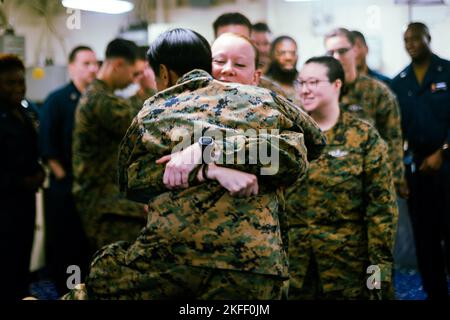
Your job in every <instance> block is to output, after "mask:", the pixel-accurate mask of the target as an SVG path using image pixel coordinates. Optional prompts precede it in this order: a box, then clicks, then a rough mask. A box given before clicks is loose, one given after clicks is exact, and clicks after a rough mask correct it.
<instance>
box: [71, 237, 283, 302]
mask: <svg viewBox="0 0 450 320" xmlns="http://www.w3.org/2000/svg"><path fill="white" fill-rule="evenodd" d="M128 247H129V243H127V242H123V241H122V242H116V243H114V244H111V245H110V246H108V247H106V249H105V250H103V251H102V254H101V255H98V256H97V257H96V259H95V260H94V261H93V264H92V272H91V274H90V278H89V279H88V282H87V283H86V284H82V285H79V286H78V287H76V288H75V289H74V290H71V291H70V292H69V293H68V294H66V295H65V296H63V297H62V300H94V299H95V300H97V299H108V300H120V299H133V300H161V299H174V298H178V299H192V298H193V297H196V299H201V300H222V299H236V300H238V299H243V297H244V298H245V299H246V300H256V299H257V300H261V299H263V300H274V299H281V298H282V297H286V295H287V292H285V288H283V280H282V279H280V278H279V277H271V276H266V275H258V274H254V273H253V274H250V273H247V272H240V271H230V270H220V269H213V268H197V267H192V266H187V265H176V264H172V263H168V262H162V261H160V260H147V259H146V258H144V257H139V258H138V259H135V260H129V259H127V258H126V256H127V253H128V251H127V250H128ZM111 265H114V266H115V267H114V268H111ZM143 269H144V270H145V272H142V270H143ZM105 270H107V271H106V272H107V276H108V277H109V278H114V285H112V286H111V285H109V284H107V283H106V282H100V281H95V279H96V278H98V277H104V276H105V273H104V272H105ZM94 273H97V274H94ZM91 279H94V280H93V281H90V280H91ZM130 284H131V285H132V286H133V289H134V290H133V291H132V292H130V291H129V290H128V288H129V287H130ZM255 287H257V289H256V290H255Z"/></svg>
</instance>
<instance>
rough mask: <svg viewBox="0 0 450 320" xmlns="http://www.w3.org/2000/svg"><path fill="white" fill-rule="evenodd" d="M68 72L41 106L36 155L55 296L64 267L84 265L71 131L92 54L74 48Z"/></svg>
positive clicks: (90, 76)
mask: <svg viewBox="0 0 450 320" xmlns="http://www.w3.org/2000/svg"><path fill="white" fill-rule="evenodd" d="M68 70H69V74H70V80H71V81H70V82H69V83H67V84H66V85H64V86H63V87H61V88H58V89H57V90H55V91H53V92H52V93H50V95H49V96H48V97H47V99H46V100H45V102H44V105H43V107H42V112H41V119H40V120H41V124H40V125H41V127H40V135H39V138H40V149H41V156H42V158H43V160H44V161H45V162H46V164H47V165H48V167H49V169H50V186H49V188H48V189H46V190H45V230H46V231H45V232H46V241H45V252H46V266H47V269H48V271H49V275H50V277H51V278H52V280H54V281H55V283H56V287H57V290H58V292H60V293H62V292H65V291H66V290H67V288H66V278H67V277H68V274H67V273H66V271H67V267H68V266H69V265H78V266H80V267H81V268H82V269H83V267H85V268H86V267H87V265H88V261H89V255H88V251H87V240H86V239H85V237H84V233H83V229H82V225H81V221H80V218H79V216H78V214H77V212H76V209H75V203H74V200H73V196H72V180H73V177H72V131H73V124H74V117H75V109H76V106H77V104H78V100H79V99H80V96H81V94H82V93H83V92H84V91H85V90H86V88H87V87H88V85H89V84H90V83H91V82H92V81H93V80H94V79H95V76H96V74H97V71H98V64H97V58H96V55H95V53H94V51H93V50H92V49H91V48H89V47H86V46H78V47H75V48H74V49H73V50H72V51H71V53H70V54H69V65H68ZM82 271H83V272H84V270H82Z"/></svg>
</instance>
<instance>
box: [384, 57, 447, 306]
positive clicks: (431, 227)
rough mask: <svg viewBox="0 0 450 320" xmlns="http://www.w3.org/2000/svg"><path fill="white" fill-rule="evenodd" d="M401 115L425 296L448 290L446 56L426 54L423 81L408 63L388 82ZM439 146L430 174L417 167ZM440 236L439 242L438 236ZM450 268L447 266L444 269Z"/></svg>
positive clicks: (415, 235)
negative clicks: (428, 56) (436, 167)
mask: <svg viewBox="0 0 450 320" xmlns="http://www.w3.org/2000/svg"><path fill="white" fill-rule="evenodd" d="M391 88H392V90H393V91H394V92H395V93H396V95H397V97H398V100H399V103H400V108H401V115H402V129H403V136H404V138H405V139H406V141H407V145H408V150H407V151H406V152H405V164H406V168H407V170H406V174H407V181H408V184H409V188H410V196H409V211H410V216H411V222H412V227H413V231H414V238H415V244H416V252H417V262H418V266H419V271H420V273H421V276H422V281H423V286H424V289H425V291H426V293H427V294H428V297H429V298H432V299H433V298H446V297H447V295H448V291H447V290H448V288H447V279H446V269H447V271H448V270H449V268H450V156H449V150H448V149H445V143H448V142H450V61H447V60H444V59H441V58H439V57H438V56H436V55H433V56H432V60H431V63H430V66H429V68H428V70H427V72H426V74H425V77H424V79H423V82H422V83H421V84H419V83H418V81H417V79H416V76H415V73H414V69H413V66H412V65H409V66H408V67H406V68H405V69H404V70H403V71H402V72H400V74H399V75H397V76H396V77H395V78H394V79H393V81H392V83H391ZM438 149H442V152H443V155H444V161H443V164H442V166H441V168H440V170H439V171H438V172H436V173H435V174H432V175H430V174H425V173H423V172H421V171H420V170H419V168H420V166H421V164H422V162H423V160H424V159H425V158H426V157H428V156H429V155H431V154H433V153H434V152H436V151H437V150H438ZM442 241H444V248H442V245H441V242H442ZM449 274H450V272H449Z"/></svg>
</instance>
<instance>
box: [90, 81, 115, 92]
mask: <svg viewBox="0 0 450 320" xmlns="http://www.w3.org/2000/svg"><path fill="white" fill-rule="evenodd" d="M89 87H90V88H95V89H96V91H97V90H104V91H108V92H113V90H112V89H111V88H110V87H109V86H108V85H107V84H106V82H105V81H103V80H100V79H97V78H96V79H94V81H92V83H91V85H90V86H89Z"/></svg>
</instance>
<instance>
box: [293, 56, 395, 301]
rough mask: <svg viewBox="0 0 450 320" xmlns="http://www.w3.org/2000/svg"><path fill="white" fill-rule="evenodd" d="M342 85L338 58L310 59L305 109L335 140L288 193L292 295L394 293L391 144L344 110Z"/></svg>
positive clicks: (303, 78) (303, 79) (304, 78)
mask: <svg viewBox="0 0 450 320" xmlns="http://www.w3.org/2000/svg"><path fill="white" fill-rule="evenodd" d="M343 85H344V71H343V69H342V66H341V64H340V63H339V62H338V61H337V60H336V59H334V58H332V57H317V58H311V59H309V60H308V61H307V62H306V63H305V65H304V67H303V69H302V70H301V73H300V77H299V87H300V88H301V91H300V98H301V101H302V105H303V108H304V109H305V111H307V112H308V113H309V114H310V115H311V116H312V117H313V119H314V120H316V122H317V123H318V125H319V127H320V128H321V129H322V130H323V131H324V133H325V135H326V137H327V142H328V143H327V146H326V147H325V151H324V152H323V153H322V155H321V156H320V157H319V158H318V159H316V160H314V161H312V162H311V163H310V167H309V171H308V174H307V177H306V179H303V180H300V181H298V182H297V183H296V184H295V185H294V186H293V187H291V188H289V190H288V193H287V197H286V198H287V210H288V217H289V227H290V228H289V238H290V239H289V240H290V243H289V264H290V276H291V280H290V288H289V298H290V299H365V298H369V297H375V296H377V297H378V298H380V297H381V298H389V297H391V296H392V289H391V285H390V284H391V267H392V250H393V242H394V233H395V227H396V223H397V217H398V212H397V206H396V202H395V192H394V187H393V182H392V173H391V169H390V167H389V165H388V153H387V147H386V144H385V142H384V141H383V140H382V139H381V138H380V136H379V134H378V132H377V131H376V129H375V128H374V127H372V126H371V125H370V124H369V123H367V122H365V121H362V120H358V119H356V118H354V117H352V116H351V115H349V114H348V113H345V112H341V111H340V108H339V96H340V92H341V90H342V87H343ZM371 265H373V266H374V267H371V268H370V269H367V268H368V267H369V266H371ZM368 270H375V272H374V273H373V274H372V272H373V271H371V272H370V273H367V272H368ZM380 282H381V289H377V287H379V284H380ZM368 288H374V289H373V290H371V292H370V291H369V290H368ZM371 293H372V294H371Z"/></svg>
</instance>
